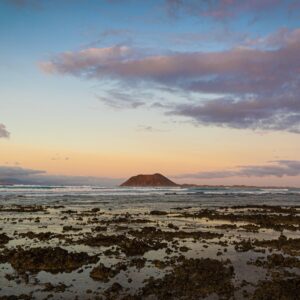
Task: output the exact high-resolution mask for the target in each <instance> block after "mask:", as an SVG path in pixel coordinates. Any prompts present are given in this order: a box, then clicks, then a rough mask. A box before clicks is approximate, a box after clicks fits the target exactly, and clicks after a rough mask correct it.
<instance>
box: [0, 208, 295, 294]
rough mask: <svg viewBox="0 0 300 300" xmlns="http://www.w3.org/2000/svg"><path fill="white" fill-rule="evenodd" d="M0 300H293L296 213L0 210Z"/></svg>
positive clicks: (267, 210)
mask: <svg viewBox="0 0 300 300" xmlns="http://www.w3.org/2000/svg"><path fill="white" fill-rule="evenodd" d="M0 228H1V230H0V287H1V289H0V299H300V234H299V233H300V206H299V207H298V206H295V205H294V206H287V207H284V206H278V205H272V206H271V205H257V204H255V205H239V206H237V205H235V206H228V207H224V206H222V207H221V206H219V207H218V206H215V207H210V208H201V207H199V206H189V207H187V206H184V205H180V206H178V207H177V206H173V207H169V208H168V209H161V208H159V209H151V208H149V207H146V206H145V207H139V208H135V209H129V208H128V209H126V208H124V207H123V208H122V209H119V208H118V207H115V208H111V207H107V206H106V205H104V204H103V203H102V204H98V205H95V204H89V205H85V206H74V205H73V206H72V205H57V204H51V205H13V204H11V205H3V206H1V207H0Z"/></svg>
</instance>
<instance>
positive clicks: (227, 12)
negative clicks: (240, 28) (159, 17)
mask: <svg viewBox="0 0 300 300" xmlns="http://www.w3.org/2000/svg"><path fill="white" fill-rule="evenodd" d="M165 3H166V8H167V11H168V13H169V14H170V15H171V16H178V15H180V14H182V13H185V14H189V15H192V16H196V17H209V18H212V19H214V20H218V21H224V20H232V19H234V18H235V17H237V16H239V15H240V14H243V13H254V14H257V13H260V12H262V11H264V10H267V9H274V8H275V7H276V6H279V5H280V4H282V1H280V0H247V1H240V0H207V1H199V0H166V1H165ZM286 9H287V10H288V9H289V6H287V7H286Z"/></svg>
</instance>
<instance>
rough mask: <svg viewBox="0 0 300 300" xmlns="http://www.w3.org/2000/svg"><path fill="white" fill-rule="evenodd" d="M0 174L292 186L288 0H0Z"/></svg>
mask: <svg viewBox="0 0 300 300" xmlns="http://www.w3.org/2000/svg"><path fill="white" fill-rule="evenodd" d="M0 37H1V43H0V82H1V83H0V85H1V88H0V180H1V179H2V180H4V179H6V178H15V179H19V180H25V181H26V180H27V181H28V182H31V181H39V182H41V183H53V182H55V183H56V182H61V183H62V184H78V183H83V184H89V183H93V184H95V183H96V184H103V185H109V184H117V183H119V182H121V181H122V180H123V179H125V178H127V177H129V176H132V175H135V174H139V173H145V174H147V173H155V172H160V173H162V174H164V175H166V176H168V177H170V178H172V179H173V180H175V181H176V182H181V183H184V182H187V183H191V182H193V183H198V184H247V185H274V186H298V187H300V96H299V95H300V0H285V1H284V0H246V1H240V0H207V1H196V0H186V1H185V0H157V1H156V0H151V1H150V0H144V1H140V0H123V1H122V0H103V1H102V0H1V1H0Z"/></svg>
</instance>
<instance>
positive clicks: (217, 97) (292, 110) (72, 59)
mask: <svg viewBox="0 0 300 300" xmlns="http://www.w3.org/2000/svg"><path fill="white" fill-rule="evenodd" d="M41 68H42V69H43V70H44V71H45V72H47V73H52V74H55V73H58V74H68V75H73V76H78V77H85V78H92V79H97V80H100V81H103V80H107V79H109V80H114V81H118V82H122V83H123V84H124V83H126V84H127V86H128V87H132V86H134V87H138V85H139V84H140V85H141V86H146V84H148V85H150V86H152V87H153V86H154V87H155V86H158V87H159V88H166V89H168V88H169V89H173V90H177V91H179V93H181V94H182V93H185V95H186V100H187V101H183V102H181V103H179V104H178V103H177V104H176V103H173V107H172V108H171V109H170V110H169V112H168V113H169V114H170V113H172V114H175V115H182V116H185V117H188V118H192V119H193V120H196V121H197V122H199V123H200V124H206V125H207V124H208V125H211V124H213V125H216V126H227V127H233V128H251V129H268V130H284V131H289V132H295V133H299V130H300V129H299V126H300V104H299V103H300V98H299V94H300V29H295V30H286V29H284V30H283V31H278V32H276V33H274V34H272V35H269V36H268V37H265V38H264V39H260V41H257V42H256V43H255V42H254V41H251V42H250V41H249V42H248V46H245V45H244V46H243V47H237V48H232V49H230V50H226V51H219V52H169V53H164V54H162V55H157V54H151V53H149V52H147V51H145V52H143V51H141V49H134V48H130V47H127V46H113V47H108V48H89V49H85V50H82V51H78V52H64V53H61V54H58V55H56V56H54V57H53V58H52V59H50V60H48V61H46V62H42V63H41ZM176 93H177V95H178V92H176ZM191 93H193V95H194V97H193V99H194V100H191V99H189V98H190V97H189V95H190V94H191ZM115 94H116V95H115V96H116V97H115V98H116V99H119V100H118V101H117V103H118V105H119V104H120V103H124V104H125V105H127V106H128V107H132V108H135V107H137V106H139V105H142V104H141V103H140V102H142V103H144V102H145V101H140V100H138V102H136V95H135V96H133V95H132V94H126V95H125V94H124V92H119V95H117V94H118V93H116V92H115ZM207 95H209V96H210V97H209V99H211V100H210V101H206V100H205V98H208V97H207ZM112 98H113V97H102V100H103V101H104V102H106V103H110V101H111V99H112ZM112 104H114V103H113V102H112Z"/></svg>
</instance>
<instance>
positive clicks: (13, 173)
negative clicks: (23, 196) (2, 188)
mask: <svg viewBox="0 0 300 300" xmlns="http://www.w3.org/2000/svg"><path fill="white" fill-rule="evenodd" d="M44 173H46V172H45V171H41V170H33V169H24V168H21V167H15V166H0V178H7V177H16V178H20V177H26V176H31V175H40V174H44Z"/></svg>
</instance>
